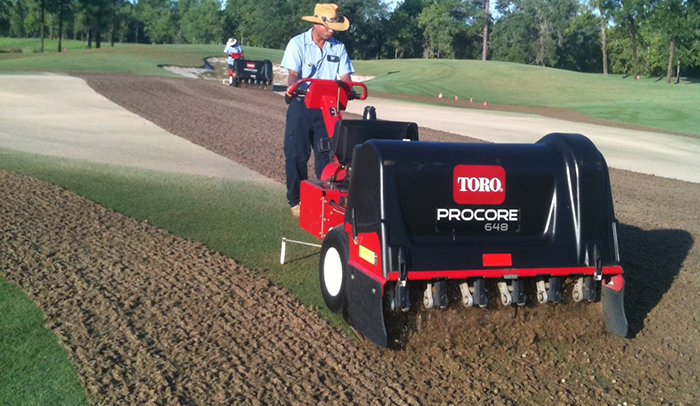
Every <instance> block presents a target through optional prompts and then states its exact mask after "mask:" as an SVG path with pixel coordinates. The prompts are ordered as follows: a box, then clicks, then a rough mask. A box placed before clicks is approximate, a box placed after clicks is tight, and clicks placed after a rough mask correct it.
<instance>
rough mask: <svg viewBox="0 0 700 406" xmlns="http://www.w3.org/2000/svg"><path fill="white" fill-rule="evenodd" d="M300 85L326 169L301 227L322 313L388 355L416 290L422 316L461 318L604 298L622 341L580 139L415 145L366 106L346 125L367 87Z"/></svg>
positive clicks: (609, 324) (611, 266) (609, 236)
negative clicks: (474, 311)
mask: <svg viewBox="0 0 700 406" xmlns="http://www.w3.org/2000/svg"><path fill="white" fill-rule="evenodd" d="M301 82H309V84H308V90H307V91H306V98H305V103H306V106H307V107H308V108H319V109H321V110H322V111H323V114H324V119H325V120H326V126H327V128H328V129H329V131H328V133H329V135H331V137H332V138H331V146H332V152H333V154H334V160H333V161H332V162H331V163H330V164H329V165H328V167H327V168H326V170H325V171H324V173H323V176H322V179H319V180H307V181H304V182H302V185H301V213H300V220H299V223H300V226H301V227H302V228H303V229H304V230H306V231H307V232H309V233H310V234H311V235H313V236H314V237H316V238H317V239H319V240H321V241H322V244H321V255H320V264H319V279H320V285H321V291H322V294H323V299H324V301H325V303H326V305H327V306H328V308H329V309H330V310H332V311H334V312H337V313H339V314H342V315H343V317H344V318H345V319H346V320H347V321H348V322H349V323H350V324H351V325H352V326H353V327H354V328H355V329H356V330H357V331H358V332H360V333H361V334H362V335H364V336H365V337H367V338H368V339H369V340H371V341H372V342H373V343H374V344H376V345H377V346H379V347H381V348H385V347H387V345H388V343H389V339H388V337H387V329H386V324H385V322H386V321H387V320H388V318H390V317H391V316H392V313H393V312H396V311H402V310H403V311H405V310H408V308H409V307H410V304H411V300H410V297H409V291H410V292H413V293H414V294H415V293H416V292H422V303H423V306H425V307H426V308H445V307H447V306H448V298H456V297H459V298H460V301H461V303H462V304H463V305H464V306H466V307H472V306H478V307H485V306H486V305H487V302H488V300H489V296H490V297H492V298H496V300H498V299H499V298H500V302H501V304H502V305H504V306H511V305H517V306H523V305H525V304H526V303H530V302H532V303H534V302H535V301H536V302H538V303H540V304H548V303H558V302H560V301H562V298H563V297H567V298H568V297H570V298H571V299H573V300H574V301H576V302H594V301H598V300H600V301H601V302H602V316H603V319H604V322H605V325H606V329H607V331H608V332H610V333H612V334H616V335H619V336H626V334H627V319H626V317H625V312H624V306H623V295H624V279H623V270H622V266H621V263H620V254H619V248H618V233H617V228H618V222H617V220H616V219H615V215H614V211H613V203H612V197H611V191H610V181H609V177H608V168H607V165H606V163H605V159H604V158H603V156H602V154H601V153H600V151H598V149H597V148H596V147H595V145H593V143H592V142H591V141H590V140H589V139H588V138H586V137H584V136H583V135H579V134H561V133H554V134H549V135H547V136H545V137H543V138H542V139H540V140H539V141H537V142H536V143H534V144H474V143H443V142H423V141H418V127H417V125H416V124H415V123H407V122H395V121H380V120H376V115H375V113H374V111H373V108H371V107H367V108H365V117H364V119H362V120H343V119H342V115H341V111H342V110H344V109H345V107H346V104H347V102H348V100H350V99H352V98H353V96H357V95H356V94H355V93H354V92H353V91H352V89H353V87H357V86H359V87H361V88H362V89H363V94H362V96H360V97H359V98H360V99H364V98H366V97H367V89H366V87H365V86H364V85H363V84H362V83H354V82H335V81H320V80H310V79H306V80H302V81H301ZM448 288H449V289H450V291H451V292H455V293H456V292H459V294H458V295H448ZM489 291H490V292H489ZM489 293H490V294H489ZM418 299H419V300H414V301H413V302H414V303H415V302H420V301H421V300H420V298H418Z"/></svg>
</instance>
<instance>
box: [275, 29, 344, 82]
mask: <svg viewBox="0 0 700 406" xmlns="http://www.w3.org/2000/svg"><path fill="white" fill-rule="evenodd" d="M312 30H313V28H311V29H310V30H308V31H306V32H303V33H301V34H299V35H297V36H296V37H294V38H292V39H291V40H290V41H289V44H287V49H285V51H284V56H283V57H282V64H281V65H282V68H284V69H286V70H287V71H289V70H293V71H296V72H297V73H299V79H306V78H312V79H328V80H336V79H339V78H340V77H341V76H343V75H345V74H348V73H350V74H352V73H355V69H354V68H353V67H352V63H351V62H350V57H348V52H347V51H346V50H345V45H344V44H343V43H342V42H340V41H338V40H337V39H335V38H330V39H329V40H328V41H326V43H325V44H324V45H323V50H321V48H319V47H318V45H316V43H315V42H314V40H313V38H312V37H311V31H312Z"/></svg>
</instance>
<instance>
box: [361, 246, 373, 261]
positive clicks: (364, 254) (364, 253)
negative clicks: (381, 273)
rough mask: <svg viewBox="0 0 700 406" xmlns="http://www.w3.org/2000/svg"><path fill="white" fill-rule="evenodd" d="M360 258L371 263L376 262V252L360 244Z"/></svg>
mask: <svg viewBox="0 0 700 406" xmlns="http://www.w3.org/2000/svg"><path fill="white" fill-rule="evenodd" d="M360 258H362V259H364V260H365V261H367V262H369V263H370V264H372V265H376V264H377V254H375V253H374V252H372V251H370V250H369V249H367V248H366V247H363V246H362V245H360Z"/></svg>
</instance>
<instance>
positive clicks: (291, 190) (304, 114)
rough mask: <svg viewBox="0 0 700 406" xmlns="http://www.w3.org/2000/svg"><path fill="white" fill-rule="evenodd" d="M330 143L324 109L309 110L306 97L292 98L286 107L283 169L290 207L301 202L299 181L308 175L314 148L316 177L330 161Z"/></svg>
mask: <svg viewBox="0 0 700 406" xmlns="http://www.w3.org/2000/svg"><path fill="white" fill-rule="evenodd" d="M330 145H331V143H330V138H328V132H327V131H326V124H325V123H324V121H323V113H321V110H316V109H313V110H310V109H308V108H306V105H305V104H304V101H303V100H300V99H297V98H294V99H292V101H291V103H290V104H289V107H288V108H287V127H286V128H285V130H284V156H285V167H284V169H285V172H286V174H287V201H289V206H290V207H294V206H296V205H297V204H299V185H300V184H301V181H302V180H305V179H308V170H307V164H308V162H309V158H310V157H311V150H312V149H313V151H314V161H315V164H314V170H315V172H316V178H317V179H320V178H321V174H322V173H323V168H325V167H326V165H327V164H328V163H329V162H330V161H331V152H330V149H331V148H330Z"/></svg>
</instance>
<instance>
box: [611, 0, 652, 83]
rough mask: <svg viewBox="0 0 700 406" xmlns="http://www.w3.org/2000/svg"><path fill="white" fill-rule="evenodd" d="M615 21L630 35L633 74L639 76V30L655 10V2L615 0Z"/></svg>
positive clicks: (650, 0)
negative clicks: (651, 11)
mask: <svg viewBox="0 0 700 406" xmlns="http://www.w3.org/2000/svg"><path fill="white" fill-rule="evenodd" d="M614 2H615V5H614V13H613V20H614V21H615V23H616V24H618V25H619V26H620V27H622V28H624V30H625V31H626V32H627V33H628V34H629V38H630V41H631V45H632V66H633V74H634V76H635V77H636V76H637V75H639V64H638V61H639V58H638V45H639V38H638V35H639V30H640V28H641V26H642V25H643V23H644V20H645V19H646V18H647V16H648V13H649V12H650V10H652V9H653V6H654V4H653V3H654V0H614Z"/></svg>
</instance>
